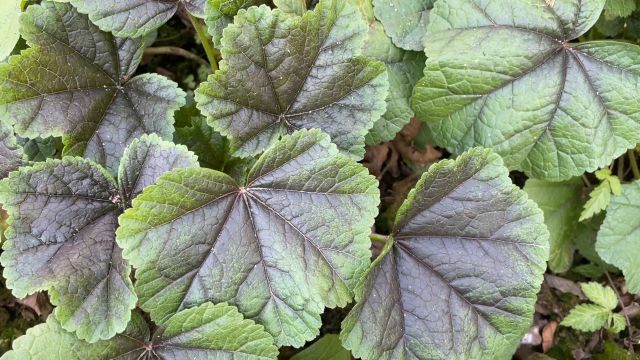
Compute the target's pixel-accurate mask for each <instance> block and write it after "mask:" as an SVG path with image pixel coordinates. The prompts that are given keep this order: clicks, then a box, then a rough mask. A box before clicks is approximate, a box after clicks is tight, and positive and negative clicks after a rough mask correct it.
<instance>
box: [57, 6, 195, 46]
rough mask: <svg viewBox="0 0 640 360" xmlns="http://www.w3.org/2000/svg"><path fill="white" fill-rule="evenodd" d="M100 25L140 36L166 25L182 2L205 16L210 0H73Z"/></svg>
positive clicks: (105, 28)
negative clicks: (208, 0)
mask: <svg viewBox="0 0 640 360" xmlns="http://www.w3.org/2000/svg"><path fill="white" fill-rule="evenodd" d="M70 2H71V4H73V6H75V7H76V8H77V9H78V11H79V12H81V13H83V14H87V15H89V18H90V19H91V21H92V22H93V23H94V24H96V25H98V27H99V28H100V29H102V30H103V31H107V32H112V33H113V34H114V35H115V36H119V37H128V38H137V37H140V36H144V35H146V34H148V33H150V32H151V31H153V30H155V29H157V28H159V27H160V26H162V25H164V23H166V22H167V21H169V19H171V17H172V16H173V14H175V13H176V11H177V10H178V7H179V6H184V7H185V8H186V9H187V11H189V12H190V13H191V14H193V15H194V16H197V17H200V18H202V17H204V12H205V4H206V2H207V0H127V1H122V0H71V1H70Z"/></svg>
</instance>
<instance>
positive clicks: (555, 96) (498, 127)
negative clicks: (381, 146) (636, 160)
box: [413, 0, 640, 181]
mask: <svg viewBox="0 0 640 360" xmlns="http://www.w3.org/2000/svg"><path fill="white" fill-rule="evenodd" d="M603 6H604V0H581V1H579V2H577V1H574V0H556V1H555V5H554V6H553V7H551V6H547V5H545V4H543V3H542V1H540V0H510V1H506V0H485V1H482V2H479V1H478V0H474V1H468V0H441V1H437V2H436V3H435V6H434V10H433V11H432V12H431V18H430V23H429V26H428V28H429V29H428V34H427V37H426V41H425V46H426V50H425V51H426V55H427V57H428V58H429V59H428V60H427V63H426V67H425V70H424V75H425V76H424V78H423V79H422V80H421V81H420V82H419V83H418V85H417V86H416V88H415V90H414V97H413V106H414V109H415V110H416V114H417V117H418V118H420V119H422V120H424V121H426V122H427V123H428V124H429V126H430V127H431V130H432V131H433V135H434V138H435V140H436V143H437V144H439V145H442V146H444V147H446V148H447V149H448V150H450V151H451V152H453V153H460V152H462V151H464V150H465V149H468V148H470V147H473V146H484V147H489V148H493V149H494V150H495V151H496V152H498V154H500V155H501V156H502V157H503V158H504V161H505V163H506V164H507V166H508V167H509V168H510V169H518V170H523V171H525V173H527V175H529V176H531V177H534V178H540V179H547V180H554V181H558V180H565V179H569V178H570V177H573V176H577V175H581V174H582V173H583V172H585V171H593V170H595V169H596V168H598V167H604V166H606V165H609V163H610V162H611V160H612V159H614V158H617V157H618V156H619V155H621V154H623V153H624V152H625V151H626V149H628V148H631V147H634V146H635V145H636V143H638V142H640V126H639V124H640V88H639V87H640V69H639V68H638V65H637V64H640V47H638V46H636V45H632V44H629V43H623V42H613V41H594V42H580V43H573V42H570V41H571V40H573V39H576V38H577V37H579V36H581V35H582V34H584V33H585V32H586V31H587V30H588V29H589V28H590V27H591V26H592V25H593V24H594V23H595V22H596V20H597V19H598V16H599V15H600V12H601V11H602V8H603Z"/></svg>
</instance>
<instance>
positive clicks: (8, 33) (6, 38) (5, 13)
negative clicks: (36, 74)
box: [0, 0, 21, 61]
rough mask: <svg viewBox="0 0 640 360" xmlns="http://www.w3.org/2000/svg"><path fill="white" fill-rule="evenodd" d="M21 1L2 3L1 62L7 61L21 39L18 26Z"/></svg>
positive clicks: (0, 3)
mask: <svg viewBox="0 0 640 360" xmlns="http://www.w3.org/2000/svg"><path fill="white" fill-rule="evenodd" d="M20 3H21V0H3V1H0V34H2V41H0V61H3V60H4V59H6V58H7V57H8V56H9V54H11V51H12V50H13V48H14V47H15V46H16V43H17V42H18V39H20V32H19V31H18V24H19V19H20V13H21V11H20Z"/></svg>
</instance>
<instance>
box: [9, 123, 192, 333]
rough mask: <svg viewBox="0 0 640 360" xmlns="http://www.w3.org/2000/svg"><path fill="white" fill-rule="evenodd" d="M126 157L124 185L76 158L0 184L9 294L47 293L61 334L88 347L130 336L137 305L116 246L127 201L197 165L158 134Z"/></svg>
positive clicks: (50, 163)
mask: <svg viewBox="0 0 640 360" xmlns="http://www.w3.org/2000/svg"><path fill="white" fill-rule="evenodd" d="M125 155H126V158H123V163H122V168H121V171H120V176H121V181H122V182H121V184H120V186H118V185H117V184H116V182H115V181H114V179H113V178H112V177H111V175H109V174H108V173H107V172H106V170H105V169H103V168H102V167H100V166H99V165H97V164H95V163H94V162H92V161H90V160H86V159H81V158H73V157H64V158H63V159H62V160H48V161H46V162H43V163H36V164H34V165H33V166H32V167H23V168H20V170H19V171H17V172H13V173H11V174H10V176H9V177H8V178H7V179H5V180H3V181H2V182H0V203H2V204H3V206H4V207H5V208H6V209H7V211H8V213H9V214H10V216H11V219H10V225H11V226H10V228H9V229H8V230H7V232H6V237H7V242H5V243H4V245H3V250H4V252H3V253H2V256H0V260H1V262H2V265H3V266H4V267H5V270H4V273H3V275H4V277H5V278H6V279H7V282H6V283H7V287H8V288H10V289H12V292H13V294H14V295H15V296H16V297H24V296H26V295H28V294H31V293H34V292H36V291H40V290H47V291H49V295H50V298H51V302H52V303H53V304H54V305H57V308H56V310H55V316H56V318H57V319H58V321H59V322H60V324H61V325H62V327H64V328H65V329H66V330H68V331H75V332H77V335H78V337H80V338H81V339H85V340H87V341H89V342H95V341H97V340H99V339H108V338H110V337H112V336H113V335H114V334H116V333H117V332H120V331H122V330H124V329H125V326H126V325H127V322H128V321H129V316H130V310H131V309H132V308H134V307H135V304H136V295H135V293H134V290H133V285H132V283H131V280H130V279H129V274H130V266H129V264H128V262H127V261H125V260H123V259H122V256H121V250H120V248H119V247H118V246H117V245H116V242H115V230H116V228H117V226H118V222H117V218H118V216H119V215H120V213H121V212H122V208H123V207H124V204H125V201H127V199H128V198H129V197H130V196H131V195H133V194H135V193H137V192H139V191H140V189H142V188H143V187H145V186H147V185H150V184H152V183H153V182H154V181H155V179H156V178H157V177H158V176H160V175H161V174H162V173H163V172H165V171H167V170H170V169H172V168H176V167H183V166H196V165H197V161H196V159H195V157H194V156H193V155H192V154H190V153H188V152H187V150H186V149H185V148H184V147H177V146H175V145H173V144H171V143H167V142H164V141H160V139H159V138H158V137H157V136H155V135H152V136H146V135H144V136H143V137H142V138H141V139H139V140H134V141H133V142H132V143H131V146H130V148H129V149H127V150H126V151H125ZM125 166H126V167H127V168H124V167H125ZM119 187H120V188H121V189H122V190H121V191H118V188H119Z"/></svg>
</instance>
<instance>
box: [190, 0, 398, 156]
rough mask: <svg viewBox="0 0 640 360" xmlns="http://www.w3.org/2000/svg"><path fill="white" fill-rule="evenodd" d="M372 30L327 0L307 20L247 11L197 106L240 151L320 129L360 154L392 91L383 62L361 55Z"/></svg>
mask: <svg viewBox="0 0 640 360" xmlns="http://www.w3.org/2000/svg"><path fill="white" fill-rule="evenodd" d="M366 30H367V27H366V24H365V23H364V22H363V21H362V19H361V17H360V16H359V14H358V10H357V9H356V8H354V7H353V6H351V5H349V4H348V3H345V2H342V1H338V0H321V1H320V3H319V4H318V5H317V6H316V7H315V9H314V10H313V11H308V12H306V13H305V14H304V16H302V17H297V16H292V15H288V14H285V13H283V12H282V11H280V10H278V9H276V10H271V9H269V8H268V7H267V6H260V7H252V8H249V9H247V10H240V12H239V13H238V15H237V16H236V18H235V22H234V24H233V25H230V26H228V27H227V28H226V29H225V31H224V36H223V38H222V47H221V49H220V50H221V53H222V57H223V59H224V60H223V61H221V63H220V69H221V70H220V71H217V72H216V73H215V74H213V75H211V76H210V77H209V80H208V81H207V82H205V83H203V84H201V85H200V87H199V88H198V89H197V90H196V100H197V102H198V108H199V109H200V110H201V111H202V113H203V114H205V115H207V116H208V121H209V123H210V124H211V125H212V126H213V127H214V129H216V130H217V131H219V132H220V133H222V135H225V136H227V137H229V139H230V141H231V146H232V149H233V150H234V151H235V155H237V156H242V157H246V156H250V155H254V154H257V153H260V152H262V151H264V150H265V149H266V148H267V147H268V146H269V145H270V144H272V143H273V142H274V141H275V140H277V139H278V138H279V137H280V136H282V135H284V134H287V133H291V132H293V131H295V130H298V129H301V128H305V129H309V128H319V129H321V130H323V131H324V132H326V133H328V134H329V135H330V136H331V139H332V141H333V142H334V143H335V144H336V145H338V148H339V149H340V150H341V151H343V152H344V153H346V154H348V155H350V156H351V157H352V158H356V159H360V158H362V156H363V155H364V137H365V135H366V133H367V132H368V130H369V129H370V128H371V127H372V126H373V123H374V121H376V120H377V119H378V118H379V117H380V116H381V115H382V114H383V113H384V111H385V104H384V101H383V99H384V98H385V96H386V94H387V89H388V83H387V75H386V72H385V69H384V65H383V64H382V63H381V62H379V61H375V60H374V59H371V58H368V57H363V56H361V55H360V54H361V52H362V51H361V47H362V45H363V40H364V36H365V34H366Z"/></svg>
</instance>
